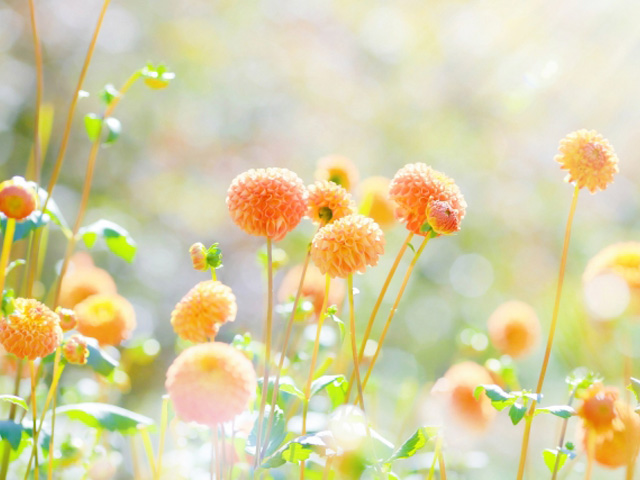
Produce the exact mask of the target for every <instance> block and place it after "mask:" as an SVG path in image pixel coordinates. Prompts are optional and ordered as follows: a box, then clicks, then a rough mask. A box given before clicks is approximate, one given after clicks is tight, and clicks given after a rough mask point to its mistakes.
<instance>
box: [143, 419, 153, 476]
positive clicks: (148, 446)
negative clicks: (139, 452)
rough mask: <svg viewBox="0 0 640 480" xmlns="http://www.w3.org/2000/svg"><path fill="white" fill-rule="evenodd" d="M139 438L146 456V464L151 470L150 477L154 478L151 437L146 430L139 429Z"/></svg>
mask: <svg viewBox="0 0 640 480" xmlns="http://www.w3.org/2000/svg"><path fill="white" fill-rule="evenodd" d="M140 436H141V437H142V445H143V446H144V453H145V454H146V455H147V462H149V468H151V476H152V477H155V476H156V467H155V462H154V461H153V446H152V445H151V437H149V432H148V431H147V429H146V428H141V429H140Z"/></svg>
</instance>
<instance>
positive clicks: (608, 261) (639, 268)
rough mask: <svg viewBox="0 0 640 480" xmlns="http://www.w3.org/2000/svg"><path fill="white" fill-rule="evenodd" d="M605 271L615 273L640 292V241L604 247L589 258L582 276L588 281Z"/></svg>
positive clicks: (631, 287)
mask: <svg viewBox="0 0 640 480" xmlns="http://www.w3.org/2000/svg"><path fill="white" fill-rule="evenodd" d="M605 273H615V274H616V275H618V276H620V277H621V278H622V279H623V280H624V281H625V282H627V285H629V288H630V289H632V290H635V291H636V293H640V242H620V243H614V244H613V245H609V246H608V247H606V248H604V249H603V250H601V251H600V252H598V253H597V254H596V255H595V256H594V257H593V258H592V259H591V260H589V263H587V267H586V268H585V271H584V275H583V277H582V278H583V280H584V281H585V282H587V281H589V280H591V279H593V278H595V277H597V276H598V275H602V274H605Z"/></svg>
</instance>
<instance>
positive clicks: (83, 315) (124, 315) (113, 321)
mask: <svg viewBox="0 0 640 480" xmlns="http://www.w3.org/2000/svg"><path fill="white" fill-rule="evenodd" d="M75 311H76V319H77V321H78V325H77V326H76V329H77V330H78V331H79V332H80V333H81V334H83V335H86V336H87V337H92V338H95V339H96V340H98V343H100V345H114V346H115V345H120V343H122V342H123V341H124V340H126V339H127V338H129V336H130V335H131V332H132V331H133V329H134V328H135V327H136V314H135V311H134V310H133V306H132V305H131V303H129V301H128V300H127V299H126V298H124V297H121V296H120V295H116V294H98V295H91V296H90V297H87V298H85V299H84V300H83V301H82V302H80V303H79V304H77V305H76V306H75Z"/></svg>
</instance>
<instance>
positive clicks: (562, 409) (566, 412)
mask: <svg viewBox="0 0 640 480" xmlns="http://www.w3.org/2000/svg"><path fill="white" fill-rule="evenodd" d="M540 413H550V414H551V415H555V416H556V417H560V418H570V417H571V416H572V415H575V414H576V411H575V410H574V409H573V407H570V406H569V405H558V406H554V407H542V408H536V411H535V412H534V415H538V414H540Z"/></svg>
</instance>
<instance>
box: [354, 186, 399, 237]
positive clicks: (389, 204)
mask: <svg viewBox="0 0 640 480" xmlns="http://www.w3.org/2000/svg"><path fill="white" fill-rule="evenodd" d="M389 183H391V180H389V179H388V178H385V177H369V178H366V179H364V180H363V181H362V182H360V185H359V191H360V198H361V199H362V200H361V202H360V212H359V213H361V214H362V215H366V216H367V217H371V218H373V220H374V221H375V222H376V223H377V224H378V225H380V228H382V229H383V230H386V229H388V228H391V227H392V226H394V225H395V224H396V217H395V215H394V212H395V210H396V208H397V206H396V204H395V203H394V202H393V201H392V200H391V199H390V198H389Z"/></svg>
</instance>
